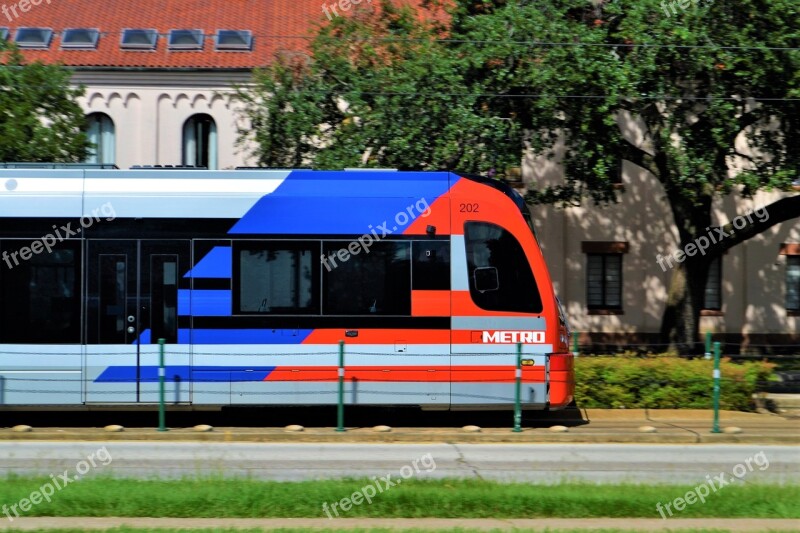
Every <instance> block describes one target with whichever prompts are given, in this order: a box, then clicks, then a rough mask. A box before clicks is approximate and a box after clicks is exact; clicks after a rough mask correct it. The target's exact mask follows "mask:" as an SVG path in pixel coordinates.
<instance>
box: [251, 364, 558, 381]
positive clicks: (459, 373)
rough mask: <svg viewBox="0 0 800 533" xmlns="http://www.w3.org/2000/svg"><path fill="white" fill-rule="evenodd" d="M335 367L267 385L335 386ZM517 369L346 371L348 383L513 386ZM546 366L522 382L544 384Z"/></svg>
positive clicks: (296, 371)
mask: <svg viewBox="0 0 800 533" xmlns="http://www.w3.org/2000/svg"><path fill="white" fill-rule="evenodd" d="M338 372H339V369H338V368H337V367H335V366H303V367H294V368H292V367H279V368H276V369H275V370H273V371H272V372H270V374H269V375H268V376H267V377H266V378H264V381H315V382H320V381H323V382H333V381H338V379H339V373H338ZM515 375H516V369H515V367H513V366H508V365H491V366H488V365H487V366H466V365H463V366H454V367H451V366H394V367H388V368H387V367H385V366H353V367H347V368H345V373H344V379H345V381H351V382H352V381H370V382H376V381H385V382H454V383H513V382H514V380H515V379H516V378H515ZM544 375H545V369H544V367H543V366H526V367H523V368H522V380H523V381H526V382H531V381H534V382H544Z"/></svg>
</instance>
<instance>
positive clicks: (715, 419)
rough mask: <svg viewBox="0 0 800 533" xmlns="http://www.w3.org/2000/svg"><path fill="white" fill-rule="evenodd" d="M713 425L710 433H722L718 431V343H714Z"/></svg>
mask: <svg viewBox="0 0 800 533" xmlns="http://www.w3.org/2000/svg"><path fill="white" fill-rule="evenodd" d="M713 376H714V425H713V427H712V428H711V433H722V432H721V431H720V429H719V382H720V377H721V376H720V371H719V342H715V343H714V373H713Z"/></svg>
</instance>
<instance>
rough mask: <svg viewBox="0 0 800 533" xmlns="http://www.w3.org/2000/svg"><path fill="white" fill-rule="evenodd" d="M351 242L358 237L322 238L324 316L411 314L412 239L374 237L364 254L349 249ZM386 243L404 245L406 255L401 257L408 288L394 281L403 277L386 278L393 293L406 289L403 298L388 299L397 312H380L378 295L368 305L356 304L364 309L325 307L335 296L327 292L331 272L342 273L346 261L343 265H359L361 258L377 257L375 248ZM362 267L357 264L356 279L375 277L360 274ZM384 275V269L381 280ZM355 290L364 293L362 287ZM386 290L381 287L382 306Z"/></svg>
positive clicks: (404, 315) (360, 293)
mask: <svg viewBox="0 0 800 533" xmlns="http://www.w3.org/2000/svg"><path fill="white" fill-rule="evenodd" d="M354 242H355V243H356V244H358V241H356V240H353V239H351V240H347V239H342V240H340V239H325V240H323V241H322V255H321V258H322V263H323V264H325V268H323V269H321V272H322V274H321V276H322V285H321V292H322V315H323V316H383V317H387V316H394V317H407V316H411V291H412V286H413V285H412V269H413V267H412V263H413V260H412V259H413V258H412V241H411V240H407V239H402V240H400V239H383V240H380V241H376V242H375V243H373V244H372V245H371V246H370V248H369V250H368V253H365V254H361V253H360V251H359V252H356V253H352V246H351V245H352V243H354ZM385 246H404V247H405V259H404V261H405V262H406V263H407V269H408V275H407V276H406V281H407V289H408V290H406V291H403V290H402V289H403V287H399V286H398V285H397V284H398V283H400V280H401V279H402V278H401V277H398V276H394V277H392V278H391V280H393V281H390V282H389V285H391V287H392V288H393V289H395V291H396V293H398V294H400V293H403V292H405V294H406V297H405V298H403V300H402V301H401V300H393V301H392V302H391V307H390V309H392V310H393V311H400V312H380V309H381V305H380V304H379V303H378V300H377V298H376V299H375V301H374V302H373V304H372V305H370V306H366V307H365V306H364V305H361V304H359V305H360V308H362V309H365V311H364V312H342V311H340V310H332V309H330V307H328V305H329V302H330V301H333V300H334V299H332V298H331V297H330V294H329V290H331V286H330V285H331V281H330V277H331V276H333V275H336V274H334V273H337V274H340V275H341V274H342V273H343V272H344V271H343V269H342V267H343V266H345V265H346V267H349V268H350V269H353V266H354V265H358V261H363V260H364V258H368V259H369V260H370V261H374V260H375V259H376V257H378V256H377V255H375V253H376V252H378V251H379V250H380V248H382V247H385ZM348 250H351V252H348ZM342 252H347V253H346V255H345V254H343V253H342ZM340 254H341V255H340ZM342 257H344V258H345V259H343V258H342ZM337 258H338V261H336V259H337ZM326 259H327V260H328V262H327V263H326V262H325V260H326ZM365 269H366V267H360V268H357V269H355V270H356V274H355V278H356V279H359V280H364V279H377V278H376V277H375V276H372V278H370V277H369V276H367V275H363V271H364V270H365ZM386 279H387V276H386V273H385V272H384V277H383V280H386ZM384 288H386V287H384ZM354 292H357V293H358V295H359V297H362V296H363V294H364V291H363V290H362V291H354ZM386 294H387V293H386V291H384V292H383V295H384V303H383V305H384V306H385V302H386V301H389V298H388V297H386ZM367 299H368V300H369V298H367ZM351 300H352V299H351ZM335 301H337V302H339V301H342V300H339V299H335ZM384 308H385V307H384Z"/></svg>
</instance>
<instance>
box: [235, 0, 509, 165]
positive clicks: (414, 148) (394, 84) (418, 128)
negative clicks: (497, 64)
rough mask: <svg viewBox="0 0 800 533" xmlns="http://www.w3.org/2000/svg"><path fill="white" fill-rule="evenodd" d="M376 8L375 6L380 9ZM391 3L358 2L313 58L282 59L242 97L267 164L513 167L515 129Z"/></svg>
mask: <svg viewBox="0 0 800 533" xmlns="http://www.w3.org/2000/svg"><path fill="white" fill-rule="evenodd" d="M376 4H377V2H376ZM441 36H442V28H441V27H440V25H439V24H437V23H436V22H422V21H420V20H419V18H418V16H417V14H416V13H415V12H414V11H413V10H412V9H411V8H410V7H408V6H405V7H396V6H394V5H393V4H392V2H391V1H389V0H384V1H383V2H382V3H381V6H380V8H379V11H373V9H372V7H371V6H369V5H368V4H366V3H363V4H362V5H361V6H360V7H356V8H355V9H354V11H353V15H352V16H348V17H338V18H335V19H334V20H333V21H332V22H331V23H330V24H329V25H327V26H325V27H323V28H322V29H321V30H320V31H319V34H318V35H317V36H316V38H315V40H314V42H313V44H312V46H311V49H312V56H311V59H310V60H308V61H306V60H304V59H298V58H297V57H294V58H287V57H279V58H278V59H277V63H276V64H275V65H274V66H272V67H270V68H268V69H265V70H262V71H259V72H258V73H257V74H256V79H255V87H254V88H249V87H248V88H242V89H240V90H239V98H240V100H242V101H243V102H244V103H245V116H246V117H247V118H248V119H249V120H250V122H251V123H252V130H249V129H248V130H243V131H242V132H240V133H241V134H242V136H241V137H240V141H241V142H246V141H247V139H248V138H250V139H254V140H255V141H256V146H257V148H256V151H255V154H253V155H255V156H256V157H257V159H258V160H259V163H261V164H262V165H266V166H294V167H296V166H307V165H313V166H315V167H317V168H344V167H391V168H399V169H416V170H419V169H422V170H437V169H447V168H458V169H459V170H462V171H465V172H476V173H486V172H489V171H490V170H491V169H498V168H499V169H503V170H504V169H506V168H507V167H509V166H514V167H517V166H519V160H520V153H521V152H520V150H521V146H522V141H521V134H520V131H519V128H518V125H517V124H516V123H515V122H514V121H513V120H510V119H508V118H507V117H500V116H497V115H495V114H493V113H491V112H490V110H489V108H488V106H487V105H486V103H485V101H483V100H482V99H481V96H480V94H479V93H480V90H481V87H480V86H479V85H475V84H465V83H464V78H463V64H464V62H465V60H464V58H463V57H461V55H460V54H459V53H458V52H455V51H454V50H453V49H452V48H451V47H450V46H449V45H448V44H447V43H445V42H443V41H442V40H441V39H440V37H441Z"/></svg>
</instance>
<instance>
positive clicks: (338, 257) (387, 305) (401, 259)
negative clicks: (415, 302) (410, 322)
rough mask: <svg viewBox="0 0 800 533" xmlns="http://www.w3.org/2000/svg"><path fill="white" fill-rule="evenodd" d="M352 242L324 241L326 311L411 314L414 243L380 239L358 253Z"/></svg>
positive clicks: (324, 298) (324, 300)
mask: <svg viewBox="0 0 800 533" xmlns="http://www.w3.org/2000/svg"><path fill="white" fill-rule="evenodd" d="M353 242H357V241H353ZM351 244H352V242H349V241H329V242H325V243H324V245H323V259H324V261H323V265H324V267H323V269H322V276H323V280H322V287H323V293H324V294H323V302H322V312H323V314H326V315H402V316H408V315H410V314H411V243H408V242H388V241H381V242H377V243H374V244H372V245H371V246H370V247H369V249H363V250H362V249H361V248H360V247H352V249H353V250H355V251H356V253H355V254H351V253H350V252H349V251H348V249H349V248H350V245H351Z"/></svg>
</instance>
